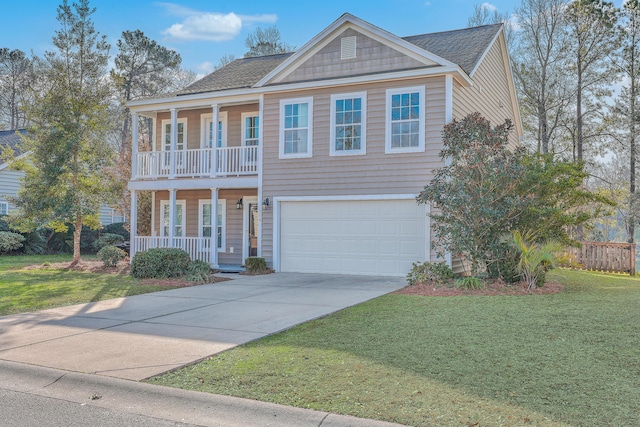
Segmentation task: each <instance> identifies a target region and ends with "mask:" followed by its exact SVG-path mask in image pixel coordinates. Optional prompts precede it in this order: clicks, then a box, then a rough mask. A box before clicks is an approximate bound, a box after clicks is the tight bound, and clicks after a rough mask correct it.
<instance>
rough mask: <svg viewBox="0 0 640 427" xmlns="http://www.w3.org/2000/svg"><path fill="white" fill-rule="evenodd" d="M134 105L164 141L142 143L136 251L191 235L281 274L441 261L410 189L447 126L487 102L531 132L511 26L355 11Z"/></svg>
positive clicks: (209, 257)
mask: <svg viewBox="0 0 640 427" xmlns="http://www.w3.org/2000/svg"><path fill="white" fill-rule="evenodd" d="M129 107H130V109H131V111H132V113H133V115H134V118H137V117H138V116H145V117H151V118H153V119H154V120H155V129H156V131H155V132H154V135H157V138H156V140H155V141H154V144H153V150H154V151H148V152H137V151H136V147H137V144H133V147H134V152H133V157H132V159H133V160H132V163H133V164H132V171H133V176H132V178H131V181H130V182H129V189H130V190H131V194H132V203H131V209H132V216H131V218H134V219H135V218H136V206H137V199H138V193H139V192H140V191H151V192H152V204H153V209H152V226H151V230H152V233H151V234H152V235H151V236H135V237H132V252H133V253H135V252H137V251H144V250H147V249H148V248H152V247H168V246H171V247H181V248H183V249H185V250H186V251H188V252H189V253H190V254H191V256H192V258H197V259H202V260H205V261H207V262H210V263H211V265H213V266H222V265H238V266H239V265H241V264H243V262H244V259H245V258H246V257H247V256H249V255H258V256H262V257H264V258H266V260H267V261H268V263H269V264H270V265H271V266H273V268H274V269H275V270H276V271H294V272H322V273H344V274H376V275H393V276H404V275H406V273H407V272H408V271H409V269H410V268H411V264H412V262H415V261H422V260H431V261H435V260H436V253H435V248H434V247H433V246H432V243H431V233H430V229H431V226H430V219H429V212H430V207H429V206H425V205H418V204H417V203H416V200H415V198H416V196H417V194H418V193H419V192H420V191H421V190H422V188H423V187H424V186H425V185H426V184H427V183H428V182H429V181H430V180H431V179H432V177H433V171H434V169H435V168H438V167H440V166H442V165H443V161H442V160H441V159H440V157H439V153H440V150H441V148H442V138H441V137H442V129H443V126H444V125H445V124H446V123H448V122H450V121H451V120H452V119H453V118H462V117H464V116H466V115H467V114H468V113H472V112H475V111H479V112H480V113H482V114H483V115H484V116H485V117H487V118H488V119H489V120H490V121H491V122H492V123H493V124H499V123H502V122H504V120H505V119H511V120H512V121H513V122H514V123H515V129H516V131H515V132H514V133H513V135H512V136H511V137H512V143H513V144H514V145H515V144H517V143H518V140H519V136H520V135H521V134H522V127H521V122H520V117H519V113H518V106H517V101H516V95H515V90H514V85H513V80H512V75H511V70H510V68H509V59H508V54H507V49H506V43H505V36H504V30H503V28H502V26H501V25H487V26H481V27H475V28H467V29H462V30H456V31H448V32H442V33H434V34H424V35H418V36H412V37H404V38H401V37H398V36H395V35H393V34H390V33H388V32H386V31H384V30H382V29H380V28H378V27H376V26H374V25H371V24H369V23H367V22H365V21H363V20H361V19H359V18H357V17H354V16H352V15H349V14H345V15H343V16H341V17H340V18H339V19H338V20H337V21H335V22H334V23H332V24H331V25H330V26H329V27H327V28H326V29H325V30H323V31H322V32H321V33H320V34H318V35H317V36H315V37H314V38H313V39H312V40H311V41H309V42H308V43H307V44H305V45H304V46H303V47H302V48H301V49H300V50H298V51H297V52H295V53H287V54H277V55H269V56H263V57H254V58H243V59H238V60H236V61H234V62H232V63H230V64H228V65H227V66H225V67H223V68H221V69H219V70H217V71H215V72H213V73H211V74H210V75H208V76H206V77H204V78H203V79H201V80H199V81H197V82H195V83H193V84H192V85H190V86H188V87H187V88H185V89H184V90H182V91H180V92H178V93H174V94H172V95H167V96H166V97H160V98H154V99H144V100H137V101H133V102H130V103H129ZM133 137H134V140H137V139H138V129H137V120H135V119H134V128H133ZM212 147H214V148H212ZM132 222H133V223H134V224H132V229H136V224H135V222H136V221H135V220H134V221H132ZM212 247H213V248H216V250H213V251H212V250H211V248H212ZM447 261H448V262H450V263H451V262H452V260H451V259H450V257H447ZM453 266H454V268H455V269H459V267H460V261H459V260H455V259H454V260H453Z"/></svg>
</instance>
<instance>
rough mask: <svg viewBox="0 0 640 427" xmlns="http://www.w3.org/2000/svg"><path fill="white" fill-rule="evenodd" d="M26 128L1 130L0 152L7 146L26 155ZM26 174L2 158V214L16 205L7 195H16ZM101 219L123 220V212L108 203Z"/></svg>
mask: <svg viewBox="0 0 640 427" xmlns="http://www.w3.org/2000/svg"><path fill="white" fill-rule="evenodd" d="M25 133H26V131H25V130H24V129H19V130H2V131H0V152H2V149H4V148H5V147H11V149H13V150H14V152H15V154H16V155H17V156H24V155H25V154H24V153H22V152H21V151H20V135H19V134H23V135H24V134H25ZM23 176H24V172H22V171H16V170H12V169H11V167H10V165H9V164H8V163H6V162H3V161H2V160H0V216H2V215H6V214H7V213H9V212H10V211H11V210H12V209H14V208H15V207H14V206H13V205H12V204H11V203H10V202H9V200H8V199H7V197H12V196H16V195H17V194H18V188H19V187H20V178H22V177H23ZM100 221H101V222H102V225H108V224H113V223H116V222H123V221H124V217H123V215H122V214H120V213H118V212H116V211H115V210H114V209H112V208H110V207H109V206H108V205H106V204H105V205H102V206H101V207H100Z"/></svg>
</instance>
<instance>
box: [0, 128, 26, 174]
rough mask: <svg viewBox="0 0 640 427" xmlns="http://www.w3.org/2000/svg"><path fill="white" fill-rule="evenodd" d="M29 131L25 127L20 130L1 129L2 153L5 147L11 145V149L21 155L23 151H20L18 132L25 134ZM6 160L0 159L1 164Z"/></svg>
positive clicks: (0, 151)
mask: <svg viewBox="0 0 640 427" xmlns="http://www.w3.org/2000/svg"><path fill="white" fill-rule="evenodd" d="M26 132H27V131H26V130H24V129H19V130H17V131H16V130H0V154H1V153H2V150H4V148H5V147H11V149H12V150H13V151H14V153H15V154H16V155H17V156H19V155H20V154H22V151H20V135H18V133H21V134H23V135H24V134H25V133H26ZM3 164H4V161H3V160H2V159H0V165H3Z"/></svg>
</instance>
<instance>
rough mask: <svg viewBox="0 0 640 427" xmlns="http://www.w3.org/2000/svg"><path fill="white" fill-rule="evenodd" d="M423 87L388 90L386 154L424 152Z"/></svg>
mask: <svg viewBox="0 0 640 427" xmlns="http://www.w3.org/2000/svg"><path fill="white" fill-rule="evenodd" d="M424 92H425V91H424V86H417V87H409V88H400V89H388V90H387V111H386V115H387V122H386V127H387V129H386V147H385V152H386V153H402V152H418V151H424V120H425V112H424V110H425V99H424V96H425V95H424Z"/></svg>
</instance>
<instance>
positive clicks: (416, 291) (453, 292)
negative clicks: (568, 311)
mask: <svg viewBox="0 0 640 427" xmlns="http://www.w3.org/2000/svg"><path fill="white" fill-rule="evenodd" d="M563 289H564V286H562V285H561V284H560V283H555V282H547V283H545V285H544V286H543V287H542V288H534V289H532V290H527V285H526V284H525V283H514V284H512V285H508V284H506V283H504V282H503V281H501V280H494V281H491V282H487V285H486V287H485V289H459V288H456V287H454V286H453V285H450V286H446V285H438V284H434V283H417V284H415V285H411V286H407V287H406V288H403V289H400V290H399V291H396V292H394V293H396V294H403V295H420V296H431V297H453V296H465V295H487V296H497V295H509V296H522V295H549V294H556V293H558V292H562V290H563Z"/></svg>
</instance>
